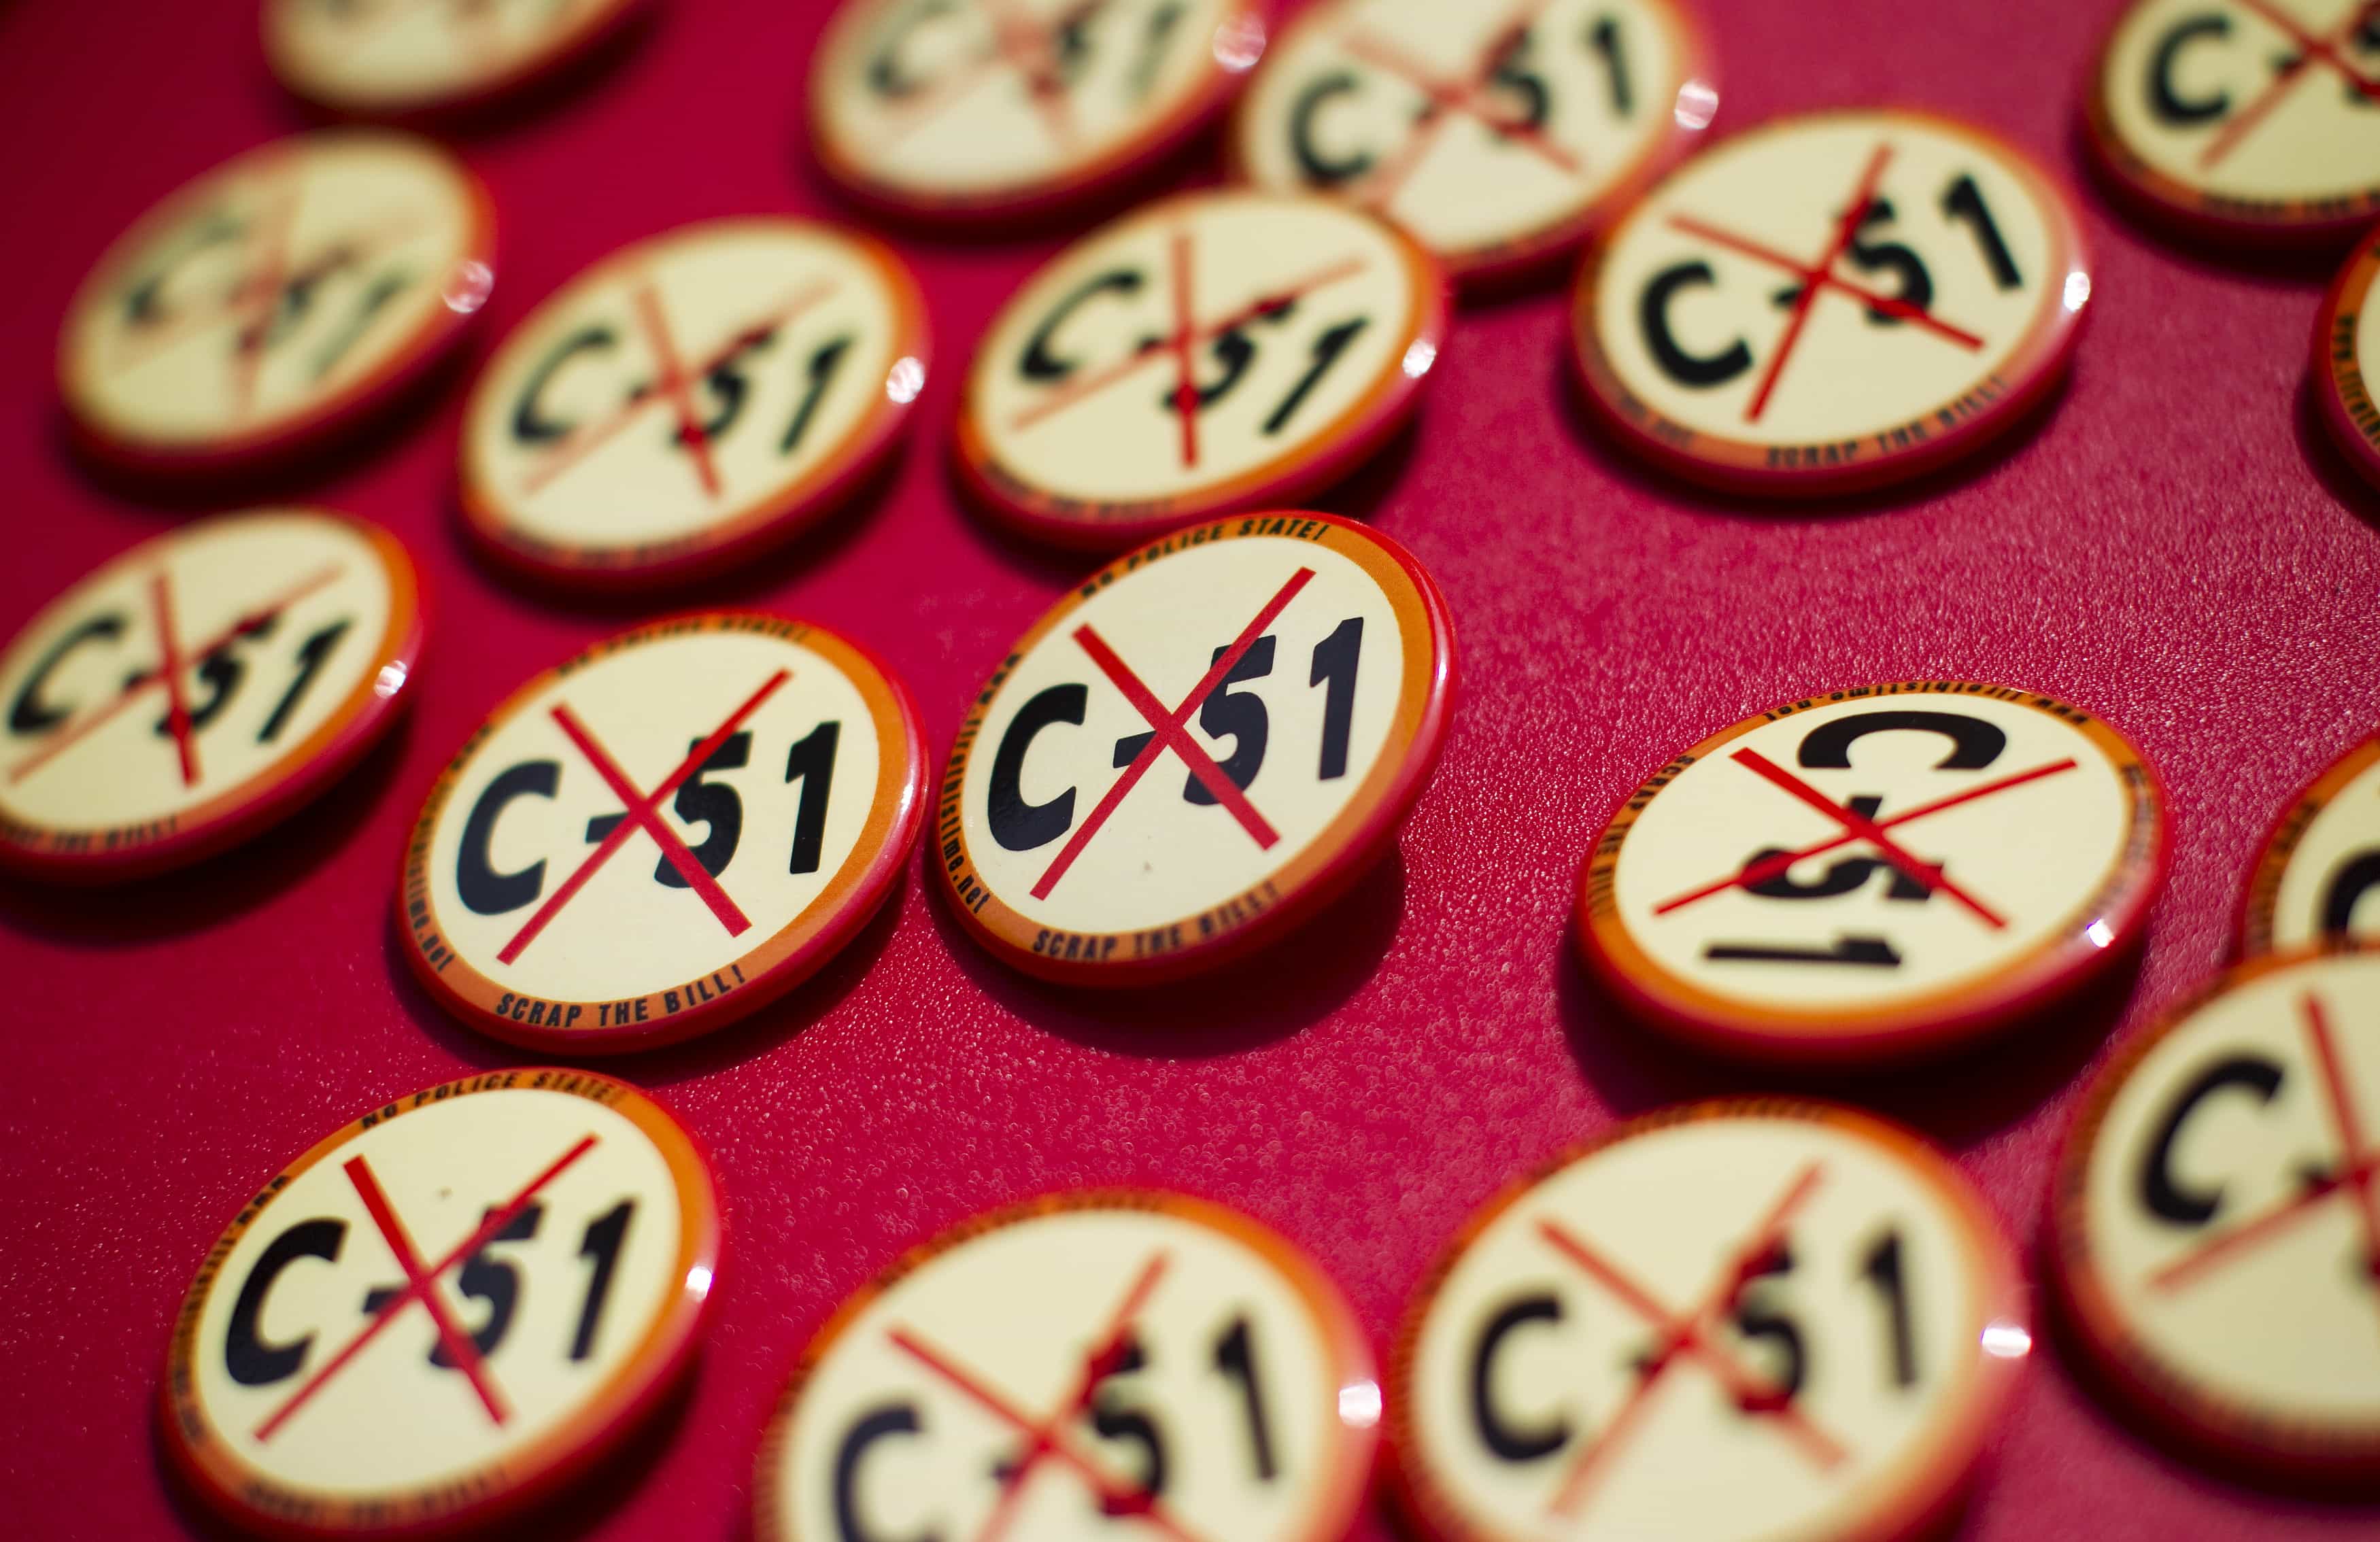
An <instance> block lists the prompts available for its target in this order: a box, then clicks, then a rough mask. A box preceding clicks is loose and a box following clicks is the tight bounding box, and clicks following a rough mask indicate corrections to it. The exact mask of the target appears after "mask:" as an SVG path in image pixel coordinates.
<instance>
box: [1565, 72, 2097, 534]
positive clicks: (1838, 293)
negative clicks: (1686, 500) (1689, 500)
mask: <svg viewBox="0 0 2380 1542" xmlns="http://www.w3.org/2000/svg"><path fill="white" fill-rule="evenodd" d="M2090 297H2091V274H2090V268H2089V264H2088V261H2087V260H2086V258H2085V254H2084V249H2083V231H2082V225H2081V222H2080V220H2079V219H2078V217H2077V215H2076V213H2075V210H2074V205H2073V201H2072V200H2071V198H2070V196H2069V195H2068V193H2067V192H2066V190H2065V189H2064V188H2062V187H2061V186H2060V185H2059V184H2058V181H2057V179H2056V178H2055V177H2053V176H2051V175H2050V173H2049V172H2047V171H2046V170H2045V169H2044V168H2043V167H2042V166H2041V165H2040V164H2037V163H2036V162H2035V161H2034V159H2033V158H2032V157H2031V156H2029V155H2027V154H2026V153H2024V152H2022V151H2020V150H2018V149H2017V148H2016V147H2015V146H2014V145H2011V144H2010V143H2008V142H2007V141H2006V140H2001V139H1999V138H1998V137H1997V136H1994V135H1991V134H1987V133H1985V132H1984V131H1983V130H1981V129H1978V128H1974V127H1969V126H1968V125H1966V124H1962V123H1958V122H1954V121H1952V120H1950V119H1949V118H1942V117H1936V116H1933V115H1928V114H1922V113H1913V112H1902V111H1852V112H1834V113H1818V114H1812V115H1807V116H1803V117H1791V118H1783V119H1779V121H1777V122H1774V123H1770V124H1767V125H1765V126H1763V127H1759V128H1756V129H1754V130H1752V131H1750V132H1748V133H1743V134H1737V135H1735V136H1733V137H1731V138H1730V139H1728V140H1724V141H1723V142H1721V143H1719V144H1718V145H1715V146H1713V147H1712V148H1711V149H1710V150H1708V151H1706V152H1704V153H1702V154H1700V155H1697V156H1696V157H1695V158H1694V160H1692V161H1690V162H1688V163H1687V164H1685V165H1684V166H1682V167H1681V168H1680V169H1679V170H1677V171H1676V172H1673V173H1672V174H1670V176H1669V177H1668V178H1666V179H1665V180H1663V181H1662V182H1661V183H1660V184H1659V185H1658V187H1656V188H1654V189H1653V190H1652V191H1651V192H1650V193H1648V194H1646V195H1645V198H1643V199H1642V200H1639V201H1638V202H1637V204H1636V205H1635V207H1634V208H1633V209H1632V210H1631V211H1630V212H1628V213H1627V214H1625V215H1623V216H1622V217H1621V221H1620V223H1619V225H1617V226H1616V227H1614V228H1613V230H1612V231H1611V233H1610V234H1609V236H1608V237H1605V238H1604V239H1603V240H1602V241H1601V242H1600V243H1599V244H1598V246H1597V248H1596V249H1595V250H1593V251H1592V252H1590V253H1589V255H1588V258H1587V261H1586V264H1585V267H1584V268H1582V269H1581V270H1580V273H1579V279H1578V285H1577V289H1576V292H1575V293H1574V294H1573V297H1572V307H1571V323H1572V338H1573V344H1574V346H1575V349H1576V355H1577V362H1578V367H1579V371H1580V378H1581V380H1582V382H1584V384H1585V400H1586V404H1587V406H1588V407H1589V409H1590V410H1591V411H1592V412H1593V414H1594V415H1595V417H1596V419H1597V421H1598V422H1599V423H1600V425H1601V426H1602V427H1603V428H1604V429H1605V431H1607V432H1608V433H1609V434H1610V436H1611V437H1612V438H1614V439H1615V440H1616V441H1617V442H1619V443H1621V444H1624V445H1626V446H1627V447H1628V448H1629V449H1630V450H1632V451H1633V452H1635V453H1636V454H1638V455H1643V456H1645V458H1647V459H1649V460H1652V461H1654V462H1655V463H1657V464H1658V465H1660V466H1662V467H1667V468H1668V469H1669V470H1670V471H1672V472H1674V473H1676V474H1677V475H1679V476H1682V477H1685V478H1688V479H1690V480H1695V481H1700V482H1706V483H1709V484H1712V485H1715V486H1718V487H1723V488H1728V489H1730V490H1734V491H1738V492H1755V493H1780V494H1789V495H1797V496H1812V495H1816V494H1822V493H1832V492H1844V491H1846V490H1850V489H1854V488H1865V487H1875V486H1878V485H1881V484H1883V483H1887V482H1892V481H1899V480H1903V479H1906V478H1909V477H1913V476H1916V475H1918V474H1919V473H1921V472H1924V471H1928V470H1931V469H1933V468H1935V467H1938V466H1941V465H1942V464H1944V463H1945V462H1948V461H1950V460H1953V459H1956V458H1957V457H1959V456H1961V455H1967V454H1970V453H1972V452H1973V451H1974V450H1975V449H1977V448H1979V447H1980V446H1982V445H1983V444H1985V443H1987V442H1989V441H1990V440H1991V439H1993V438H1995V437H1996V436H1998V434H2000V433H2001V432H2003V431H2006V430H2007V429H2008V428H2009V427H2010V426H2011V425H2012V424H2013V423H2015V422H2016V421H2018V420H2019V419H2021V418H2022V416H2023V415H2024V413H2025V411H2026V409H2027V408H2029V407H2032V406H2033V405H2034V403H2035V402H2037V401H2039V400H2040V399H2041V397H2042V396H2043V395H2044V394H2045V393H2046V392H2047V391H2048V389H2049V388H2050V386H2051V385H2052V384H2053V383H2055V382H2056V381H2057V380H2058V377H2059V376H2060V374H2061V373H2062V372H2063V370H2064V369H2065V366H2066V361H2067V359H2068V358H2069V356H2070V355H2071V353H2072V352H2073V349H2074V344H2075V341H2076V338H2077V336H2078V335H2079V329H2080V326H2081V323H2082V321H2083V310H2084V307H2085V305H2086V304H2087V302H2088V301H2089V299H2090Z"/></svg>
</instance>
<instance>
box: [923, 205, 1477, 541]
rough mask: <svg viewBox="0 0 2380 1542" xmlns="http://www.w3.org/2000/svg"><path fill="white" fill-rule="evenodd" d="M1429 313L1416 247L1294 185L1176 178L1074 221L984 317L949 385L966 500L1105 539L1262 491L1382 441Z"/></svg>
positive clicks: (1009, 518) (1323, 482) (1426, 342)
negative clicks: (968, 360)
mask: <svg viewBox="0 0 2380 1542" xmlns="http://www.w3.org/2000/svg"><path fill="white" fill-rule="evenodd" d="M1445 335H1446V295H1445V285H1444V282H1443V280H1442V278H1441V276H1440V274H1439V270H1438V265H1437V263H1436V262H1435V261H1433V260H1432V259H1431V258H1430V256H1429V254H1428V253H1427V252H1425V251H1423V250H1422V249H1421V248H1420V247H1418V246H1416V245H1415V243H1414V241H1413V240H1412V238H1411V237H1407V236H1404V235H1403V234H1402V233H1400V232H1398V231H1397V230H1395V229H1393V228H1392V227H1390V225H1385V224H1383V223H1382V222H1380V221H1379V220H1377V219H1374V218H1373V217H1371V216H1370V215H1368V214H1365V213H1363V212H1359V211H1356V210H1354V209H1350V208H1348V207H1346V206H1345V205H1343V204H1340V203H1337V202H1334V201H1332V200H1327V199H1320V198H1314V197H1310V196H1306V195H1303V194H1293V193H1267V192H1255V191H1236V192H1232V191H1227V192H1212V193H1189V194H1184V195H1183V196H1182V197H1179V198H1173V199H1168V200H1165V201H1163V202H1161V203H1155V204H1151V205H1148V206H1147V207H1146V208H1143V209H1140V210H1137V211H1135V212H1133V213H1131V214H1128V215H1126V216H1125V217H1124V218H1123V219H1121V220H1118V221H1117V222H1116V223H1114V224H1113V225H1108V226H1107V227H1106V228H1104V229H1102V230H1099V231H1097V232H1094V233H1093V234H1092V235H1090V236H1087V237H1084V238H1083V239H1082V240H1081V241H1078V242H1076V243H1075V245H1074V246H1073V247H1071V248H1069V249H1067V250H1066V251H1065V252H1063V253H1062V254H1061V255H1060V256H1059V257H1058V259H1057V260H1056V261H1053V262H1051V263H1050V265H1049V266H1047V267H1045V268H1043V269H1042V270H1041V271H1040V272H1039V273H1036V274H1035V275H1034V276H1033V277H1032V278H1031V279H1030V280H1028V281H1027V282H1026V285H1025V287H1024V288H1023V289H1021V290H1019V291H1018V292H1017V294H1016V295H1015V297H1014V298H1012V299H1010V301H1009V302H1008V304H1007V305H1006V306H1005V307H1004V308H1002V310H1001V312H1000V314H999V316H997V317H996V318H994V320H993V322H992V323H991V326H990V330H989V331H987V332H986V333H985V334H984V338H983V341H982V343H981V344H980V345H979V346H977V349H976V356H975V360H974V362H973V363H972V364H971V365H970V366H969V368H968V371H967V380H966V387H965V392H964V394H963V395H962V398H961V400H960V404H959V417H958V423H957V458H958V466H959V470H960V473H961V474H962V475H963V476H964V477H965V480H966V481H967V483H968V485H969V487H970V489H971V490H972V491H973V492H975V494H976V495H977V502H978V503H979V504H981V505H982V506H983V507H984V509H985V510H986V511H987V512H988V513H990V515H991V516H993V517H994V518H996V519H998V520H1000V521H1001V522H1002V523H1003V524H1005V525H1008V526H1010V527H1012V528H1015V529H1016V530H1018V531H1020V532H1021V533H1023V534H1026V535H1029V536H1033V537H1036V538H1038V539H1040V540H1053V541H1058V542H1061V543H1062V544H1065V545H1071V546H1083V547H1093V548H1100V549H1105V550H1114V549H1115V548H1117V547H1121V546H1125V545H1129V544H1130V543H1132V542H1133V541H1135V540H1147V538H1149V537H1150V536H1153V535H1158V534H1160V533H1162V532H1163V531H1166V530H1169V529H1172V528H1177V527H1179V526H1182V525H1185V524H1188V523H1190V522H1191V521H1193V520H1196V519H1199V518H1203V517H1205V516H1209V515H1216V514H1223V513H1231V512H1235V511H1237V510H1241V509H1247V508H1260V507H1267V506H1278V505H1279V504H1283V503H1286V502H1289V501H1291V500H1293V499H1294V498H1295V497H1297V496H1298V495H1299V494H1301V493H1304V492H1311V491H1313V490H1315V489H1318V488H1320V487H1324V486H1327V485H1329V484H1330V483H1331V482H1333V481H1335V480H1338V479H1340V478H1341V477H1342V476H1344V475H1345V474H1346V473H1347V472H1349V471H1351V470H1353V469H1354V467H1356V465H1358V464H1359V463H1360V462H1361V461H1363V460H1364V459H1365V458H1366V456H1368V455H1371V454H1372V452H1373V451H1375V450H1377V449H1378V448H1379V446H1380V445H1381V443H1383V442H1385V441H1386V440H1387V438H1388V437H1389V435H1390V433H1392V432H1394V431H1395V430H1396V429H1397V428H1398V426H1399V425H1401V424H1402V423H1403V421H1404V420H1405V419H1406V417H1407V416H1408V415H1409V414H1410V413H1411V412H1412V411H1413V409H1414V407H1415V406H1416V405H1417V404H1418V401H1419V396H1420V391H1421V388H1422V386H1423V384H1424V383H1425V382H1426V381H1427V377H1428V375H1429V373H1430V366H1431V365H1432V364H1434V363H1435V362H1436V361H1437V359H1438V352H1439V346H1440V345H1441V343H1442V342H1443V341H1444V339H1445Z"/></svg>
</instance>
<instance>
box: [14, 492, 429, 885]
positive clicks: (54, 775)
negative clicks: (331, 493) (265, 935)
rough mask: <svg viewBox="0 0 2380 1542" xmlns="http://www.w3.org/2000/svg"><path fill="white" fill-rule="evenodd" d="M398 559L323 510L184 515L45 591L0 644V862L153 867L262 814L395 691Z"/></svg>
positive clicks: (384, 707) (412, 656)
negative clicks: (185, 521)
mask: <svg viewBox="0 0 2380 1542" xmlns="http://www.w3.org/2000/svg"><path fill="white" fill-rule="evenodd" d="M421 638H422V628H421V612H420V607H419V603H418V601H417V599H416V591H415V587H414V574H413V564H412V562H411V560H410V559H408V558H407V556H406V554H405V550H404V548H403V547H401V546H399V545H398V544H397V543H396V540H395V538H394V537H392V536H390V535H388V534H387V533H386V532H384V531H382V530H379V529H376V528H373V527H370V526H368V525H364V524H360V523H358V522H357V521H355V520H352V519H348V518H346V516H342V515H335V514H329V513H323V512H321V511H316V510H310V509H265V510H258V511H254V512H250V513H245V514H236V515H225V516H220V517H217V518H212V519H205V520H200V521H198V522H197V523H194V524H190V525H186V526H184V527H182V528H179V529H176V530H175V531H173V532H172V533H171V534H168V535H163V536H159V537H157V538H156V539H154V540H149V541H146V542H144V543H142V544H141V545H140V546H136V547H134V548H133V549H132V550H131V551H129V552H125V553H124V554H123V555H122V556H120V557H117V558H116V559H115V560H114V561H113V562H110V563H108V564H106V565H104V566H103V567H101V568H99V569H98V570H97V571H96V572H93V573H92V574H91V575H90V576H89V577H85V578H83V579H82V580H81V581H80V582H79V583H77V584H76V585H75V586H74V587H73V588H71V589H68V590H67V591H66V593H64V594H63V595H61V596H59V597H58V598H57V599H56V600H55V601H51V603H50V604H49V606H48V607H47V608H45V609H44V610H43V611H42V613H40V614H39V615H37V616H35V617H34V618H33V619H32V620H31V621H30V622H29V623H28V624H27V625H26V626H25V629H24V630H23V631H22V632H19V633H18V635H17V637H16V638H15V639H14V640H13V641H11V642H10V643H9V644H8V646H7V649H6V652H0V702H5V704H6V718H5V719H0V865H6V866H13V867H18V868H25V869H28V870H30V871H34V872H37V873H42V874H45V875H48V876H52V877H58V878H69V879H71V878H86V879H99V878H108V877H118V876H130V875H133V874H138V873H143V872H152V871H155V870H157V869H159V868H168V867H173V866H176V865H177V864H179V863H181V862H185V861H188V860H192V859H194V858H196V857H198V856H204V855H205V854H207V853H208V852H210V851H212V850H215V849H218V848H220V847H221V846H224V845H226V844H230V843H231V842H233V841H235V840H237V839H239V838H241V837H242V836H244V835H246V834H247V833H249V832H252V831H254V830H257V829H259V828H261V826H263V825H265V824H268V823H270V822H272V821H273V820H275V819H277V818H279V817H280V816H281V815H283V814H285V813H287V812H288V811H290V810H291V809H293V808H295V807H297V805H298V804H300V803H302V802H304V801H305V800H306V799H307V798H308V797H310V796H311V795H313V794H314V793H316V792H318V791H320V790H321V789H322V786H323V785H324V783H326V782H327V781H328V779H329V778H331V777H332V776H334V775H335V774H337V772H338V771H342V770H344V769H345V768H346V766H348V765H349V764H351V763H353V761H354V759H355V758H356V757H357V756H358V755H360V754H361V753H362V752H363V750H364V749H365V748H366V747H369V745H370V743H371V742H372V741H373V740H374V739H376V738H377V737H378V736H379V735H380V734H381V733H382V732H383V731H384V730H385V729H386V728H387V727H388V725H389V723H390V722H392V721H393V720H394V714H395V709H396V708H397V707H399V706H400V705H401V704H402V703H403V702H405V701H407V700H409V699H411V698H410V697H409V696H408V695H407V694H406V686H407V682H408V680H409V679H410V677H411V674H412V670H413V666H414V663H415V662H416V661H417V660H418V659H419V656H420V651H421Z"/></svg>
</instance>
